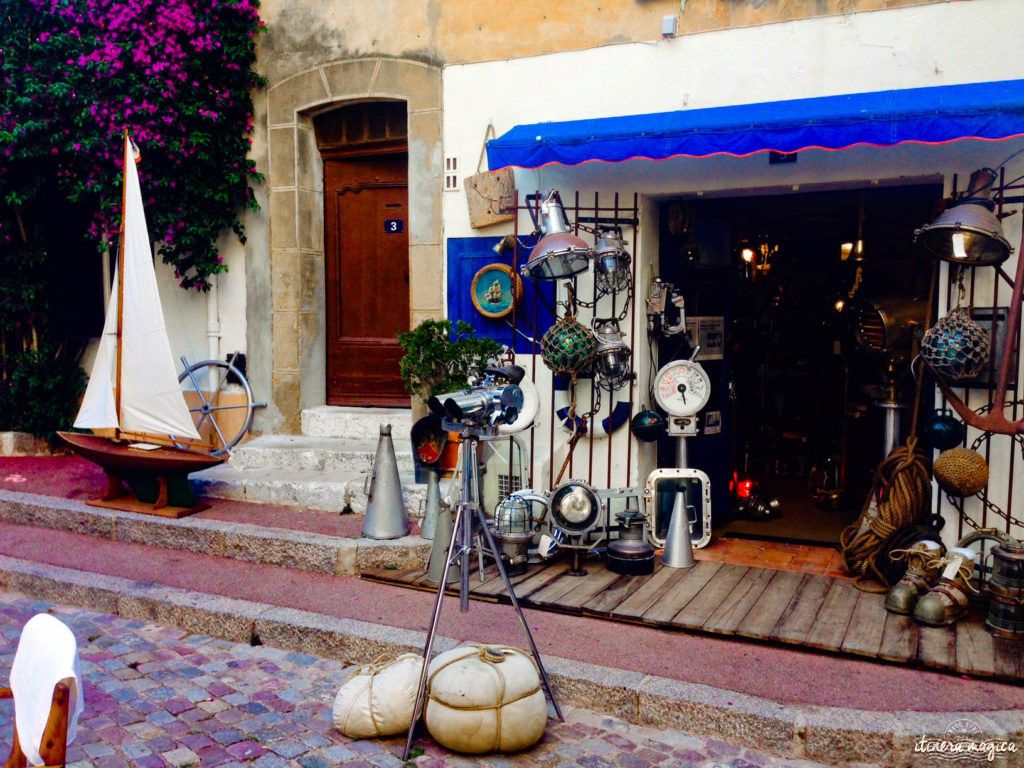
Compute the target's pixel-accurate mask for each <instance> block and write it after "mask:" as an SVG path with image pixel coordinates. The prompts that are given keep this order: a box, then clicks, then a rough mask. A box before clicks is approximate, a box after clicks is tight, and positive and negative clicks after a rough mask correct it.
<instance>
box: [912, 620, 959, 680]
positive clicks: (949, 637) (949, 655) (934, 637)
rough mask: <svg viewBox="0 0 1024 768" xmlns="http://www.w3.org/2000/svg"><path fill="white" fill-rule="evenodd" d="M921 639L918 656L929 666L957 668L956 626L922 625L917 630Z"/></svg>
mask: <svg viewBox="0 0 1024 768" xmlns="http://www.w3.org/2000/svg"><path fill="white" fill-rule="evenodd" d="M917 633H918V637H919V638H920V640H919V641H918V645H917V658H918V660H919V661H920V662H921V663H922V664H924V665H925V666H927V667H941V668H943V669H955V667H956V629H955V628H954V627H928V626H925V625H923V624H922V625H921V626H919V627H918V630H917Z"/></svg>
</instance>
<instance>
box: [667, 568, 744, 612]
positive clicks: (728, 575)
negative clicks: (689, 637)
mask: <svg viewBox="0 0 1024 768" xmlns="http://www.w3.org/2000/svg"><path fill="white" fill-rule="evenodd" d="M693 570H695V571H696V570H697V569H696V568H694V569H693ZM751 570H759V569H752V568H748V567H747V566H745V565H732V564H731V563H729V564H726V565H723V566H722V567H721V568H719V569H718V572H717V573H715V575H714V576H713V577H712V579H711V581H709V582H708V584H707V586H705V587H704V589H702V590H701V591H700V592H699V593H698V594H697V595H696V597H694V598H693V599H692V600H690V601H689V602H688V603H687V604H686V606H685V607H684V608H683V609H682V610H681V611H679V613H677V614H676V615H675V616H673V617H672V625H673V626H679V627H697V628H700V627H703V625H704V623H705V622H706V621H707V620H708V619H709V618H711V614H713V613H714V612H715V611H716V610H717V609H718V606H719V605H721V604H722V602H723V601H724V600H725V599H726V598H727V597H728V596H729V593H731V592H732V591H733V590H734V589H735V588H736V585H737V584H739V583H740V580H741V579H743V578H744V577H745V576H746V575H747V574H748V573H749V572H750V571H751Z"/></svg>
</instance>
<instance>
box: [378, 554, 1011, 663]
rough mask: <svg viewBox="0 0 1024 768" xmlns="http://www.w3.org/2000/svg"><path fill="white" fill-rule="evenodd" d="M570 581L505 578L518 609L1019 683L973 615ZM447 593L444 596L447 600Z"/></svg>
mask: <svg viewBox="0 0 1024 768" xmlns="http://www.w3.org/2000/svg"><path fill="white" fill-rule="evenodd" d="M586 567H587V572H588V573H587V575H586V576H582V577H581V576H570V575H568V574H567V573H566V571H567V570H568V565H567V564H566V563H564V562H555V563H552V564H541V565H536V566H532V567H531V568H530V570H529V571H527V573H525V574H521V575H518V576H514V577H512V583H513V585H514V586H515V591H516V597H517V598H518V599H519V601H520V603H521V604H522V605H523V606H524V607H530V608H538V609H542V610H551V611H559V612H562V613H572V614H580V615H583V616H592V617H596V618H601V619H610V620H617V621H626V622H634V623H639V624H645V625H649V626H656V627H662V628H665V629H673V630H683V631H696V632H707V633H711V634H715V635H737V636H741V637H744V638H750V639H754V640H759V641H764V642H770V643H786V644H792V645H799V646H802V647H807V648H814V649H818V650H822V651H828V652H832V653H840V654H846V655H852V656H858V657H862V658H864V657H866V658H871V659H877V660H880V661H886V662H897V663H903V664H909V665H912V666H924V667H930V668H933V669H937V670H943V671H947V672H955V673H958V674H968V675H973V676H978V677H991V678H997V679H1000V680H1004V681H1008V682H1014V683H1024V641H1020V640H1006V639H1004V638H999V637H994V636H993V635H991V634H990V633H989V632H988V631H986V630H985V627H984V626H983V620H984V617H983V616H982V615H980V613H979V612H978V611H976V610H972V612H971V613H970V614H969V615H968V616H966V617H964V618H963V619H961V620H960V621H958V622H957V623H956V624H955V625H954V626H952V627H944V628H933V627H925V626H923V625H920V624H918V623H917V622H915V621H914V620H913V619H912V618H911V617H909V616H898V615H896V614H892V613H889V612H887V611H886V610H885V604H884V597H885V596H884V595H881V594H873V593H869V592H861V591H860V590H858V589H857V588H856V587H855V586H854V584H853V582H852V581H851V580H849V579H844V578H835V577H831V576H822V575H818V574H812V573H796V572H793V571H778V570H772V569H769V568H756V567H748V566H741V565H731V564H727V563H719V562H714V561H710V560H700V561H698V562H697V564H696V565H695V566H694V567H693V568H689V569H685V570H680V569H673V568H663V567H661V565H660V564H659V565H658V567H657V569H656V570H655V572H654V573H653V574H652V575H650V576H620V575H619V574H616V573H612V572H611V571H609V570H607V569H606V568H605V567H604V566H603V565H602V564H599V563H588V564H587V566H586ZM362 577H363V578H367V579H372V580H375V581H380V582H385V583H390V584H395V585H398V586H403V587H411V588H415V589H424V590H430V591H434V590H436V586H435V585H432V584H429V583H427V582H426V580H425V577H426V573H425V572H424V571H422V570H412V571H387V570H385V571H373V572H367V573H363V574H362ZM451 591H452V590H451V589H449V592H451ZM470 596H471V598H472V599H478V600H490V601H502V602H508V596H507V595H506V594H505V589H504V585H503V583H502V581H501V578H500V577H499V576H498V573H497V569H496V568H494V566H489V567H488V568H487V569H486V570H485V571H484V581H483V582H481V581H480V578H479V575H478V574H477V573H474V574H472V576H471V578H470Z"/></svg>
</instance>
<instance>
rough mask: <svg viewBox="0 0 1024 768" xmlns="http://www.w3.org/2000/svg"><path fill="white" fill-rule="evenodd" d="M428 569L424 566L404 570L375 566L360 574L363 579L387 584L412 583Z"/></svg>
mask: <svg viewBox="0 0 1024 768" xmlns="http://www.w3.org/2000/svg"><path fill="white" fill-rule="evenodd" d="M424 573H426V571H424V570H423V569H422V568H404V569H402V570H388V569H387V568H375V569H374V570H372V571H363V572H362V573H360V574H359V577H360V578H362V579H368V580H370V581H380V582H384V583H385V584H399V585H405V584H412V583H413V582H414V581H416V579H417V578H418V577H420V576H422V575H423V574H424Z"/></svg>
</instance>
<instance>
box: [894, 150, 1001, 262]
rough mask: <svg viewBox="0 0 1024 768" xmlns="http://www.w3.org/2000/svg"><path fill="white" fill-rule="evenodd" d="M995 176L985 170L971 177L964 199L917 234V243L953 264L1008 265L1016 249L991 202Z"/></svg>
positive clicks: (915, 240) (915, 238)
mask: <svg viewBox="0 0 1024 768" xmlns="http://www.w3.org/2000/svg"><path fill="white" fill-rule="evenodd" d="M995 179H996V172H995V171H993V170H992V169H991V168H982V169H981V170H978V171H975V172H974V173H972V174H971V180H970V182H969V183H968V185H967V192H965V193H964V197H963V198H962V199H960V200H958V201H957V202H955V203H954V204H953V205H951V206H950V207H949V208H947V209H946V210H945V211H943V212H942V213H941V214H940V215H939V217H938V218H937V219H935V221H933V222H932V223H931V224H926V225H925V226H923V227H921V228H920V229H919V230H917V231H916V232H915V233H914V242H915V243H920V244H921V246H922V247H923V248H924V249H925V250H926V251H927V252H928V253H930V254H931V255H932V256H934V257H935V258H937V259H942V260H943V261H949V262H952V263H954V264H969V265H971V266H984V265H991V264H1001V263H1002V262H1004V261H1006V259H1007V258H1008V257H1009V255H1010V253H1011V252H1012V251H1013V248H1012V247H1011V246H1010V243H1009V241H1008V240H1007V239H1006V238H1005V237H1003V227H1002V225H1001V224H1000V223H999V217H998V216H996V213H995V204H994V203H993V202H992V197H991V194H992V183H993V182H994V181H995Z"/></svg>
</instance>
